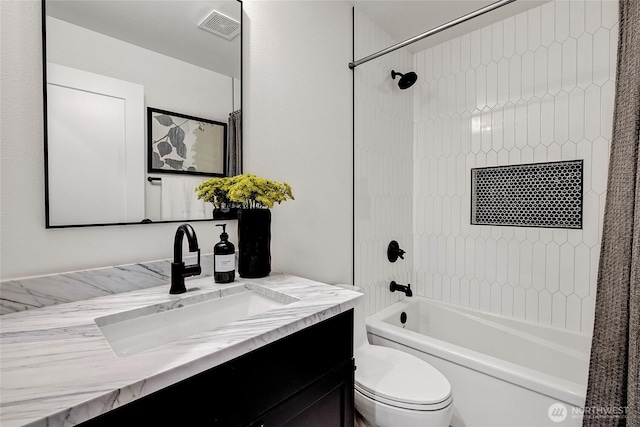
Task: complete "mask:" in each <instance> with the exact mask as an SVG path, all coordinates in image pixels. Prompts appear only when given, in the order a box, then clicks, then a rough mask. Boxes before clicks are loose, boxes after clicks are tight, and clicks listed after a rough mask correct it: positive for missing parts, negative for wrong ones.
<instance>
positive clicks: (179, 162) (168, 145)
mask: <svg viewBox="0 0 640 427" xmlns="http://www.w3.org/2000/svg"><path fill="white" fill-rule="evenodd" d="M147 139H148V150H147V152H148V159H147V165H148V166H147V170H148V172H149V173H180V174H189V175H205V176H226V162H225V158H226V150H227V144H226V141H227V124H226V123H222V122H216V121H214V120H209V119H202V118H199V117H193V116H187V115H185V114H179V113H173V112H171V111H165V110H158V109H156V108H151V107H147Z"/></svg>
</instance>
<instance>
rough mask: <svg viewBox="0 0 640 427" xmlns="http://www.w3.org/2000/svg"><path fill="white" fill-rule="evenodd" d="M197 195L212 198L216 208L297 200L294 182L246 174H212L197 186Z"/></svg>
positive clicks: (268, 206) (254, 206)
mask: <svg viewBox="0 0 640 427" xmlns="http://www.w3.org/2000/svg"><path fill="white" fill-rule="evenodd" d="M195 191H197V192H198V199H202V200H204V201H206V202H211V203H213V205H214V206H215V207H216V208H244V209H265V208H266V209H271V208H272V207H273V206H274V205H275V204H276V203H278V204H280V203H282V202H284V201H286V200H287V199H290V200H295V198H294V197H293V192H292V191H291V186H290V185H289V184H287V183H286V182H283V183H279V182H276V181H271V180H269V179H264V178H259V177H257V176H255V175H252V174H243V175H237V176H232V177H226V178H211V179H209V180H207V181H205V182H203V183H202V184H200V185H198V186H197V187H196V189H195Z"/></svg>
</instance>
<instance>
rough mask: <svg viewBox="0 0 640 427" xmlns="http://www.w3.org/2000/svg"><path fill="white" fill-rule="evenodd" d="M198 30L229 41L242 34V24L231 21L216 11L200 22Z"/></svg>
mask: <svg viewBox="0 0 640 427" xmlns="http://www.w3.org/2000/svg"><path fill="white" fill-rule="evenodd" d="M198 28H200V29H203V30H205V31H208V32H210V33H212V34H215V35H216V36H220V37H222V38H225V39H227V40H231V39H233V38H234V37H235V36H237V35H238V34H240V23H239V22H238V21H236V20H235V19H231V18H229V17H228V16H226V15H223V14H222V13H220V12H218V11H217V10H214V11H212V12H211V13H210V14H209V15H207V17H206V18H204V19H203V20H202V22H200V25H198Z"/></svg>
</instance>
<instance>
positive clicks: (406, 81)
mask: <svg viewBox="0 0 640 427" xmlns="http://www.w3.org/2000/svg"><path fill="white" fill-rule="evenodd" d="M396 76H400V81H399V82H398V87H399V88H400V89H408V88H410V87H411V86H413V84H414V83H415V82H416V80H418V75H417V74H416V73H414V72H413V71H410V72H408V73H405V74H402V73H398V72H396V71H394V70H391V78H392V79H393V80H395V79H396Z"/></svg>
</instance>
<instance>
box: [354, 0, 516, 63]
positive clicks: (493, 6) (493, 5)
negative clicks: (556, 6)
mask: <svg viewBox="0 0 640 427" xmlns="http://www.w3.org/2000/svg"><path fill="white" fill-rule="evenodd" d="M514 1H516V0H500V1H497V2H495V3H491V4H489V5H487V6H485V7H483V8H480V9H478V10H475V11H473V12H471V13H468V14H466V15H463V16H461V17H459V18H456V19H454V20H453V21H449V22H447V23H445V24H442V25H440V26H438V27H435V28H432V29H430V30H429V31H426V32H424V33H422V34H418V35H417V36H414V37H411V38H410V39H407V40H405V41H403V42H400V43H397V44H394V45H393V46H390V47H388V48H386V49H383V50H381V51H379V52H376V53H372V54H371V55H369V56H365V57H364V58H362V59H358V60H357V61H353V62H350V63H349V68H350V69H352V70H353V69H354V68H356V67H357V66H358V65H362V64H364V63H365V62H369V61H371V60H372V59H376V58H378V57H380V56H382V55H386V54H387V53H390V52H393V51H394V50H398V49H401V48H403V47H405V46H408V45H410V44H412V43H415V42H417V41H420V40H422V39H426V38H427V37H429V36H432V35H434V34H437V33H439V32H441V31H444V30H446V29H449V28H451V27H454V26H456V25H458V24H462V23H463V22H466V21H468V20H470V19H473V18H476V17H478V16H480V15H484V14H485V13H488V12H491V11H492V10H495V9H498V8H499V7H502V6H506V5H508V4H509V3H513V2H514Z"/></svg>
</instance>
